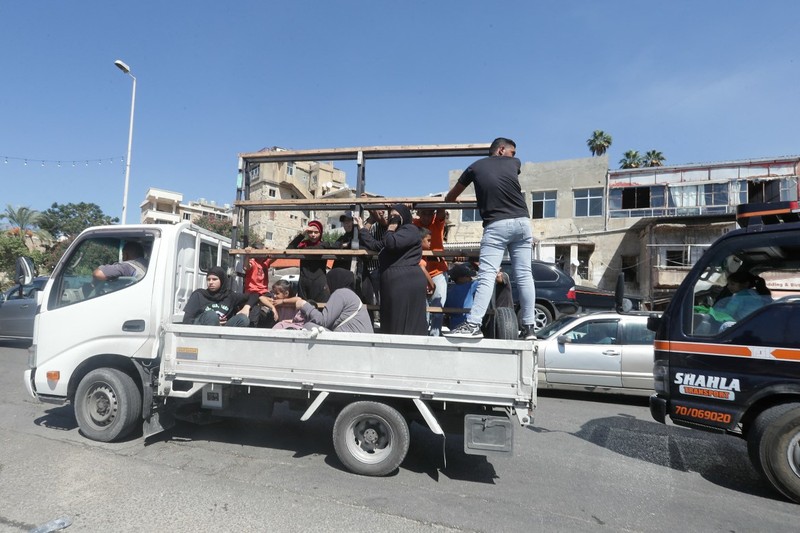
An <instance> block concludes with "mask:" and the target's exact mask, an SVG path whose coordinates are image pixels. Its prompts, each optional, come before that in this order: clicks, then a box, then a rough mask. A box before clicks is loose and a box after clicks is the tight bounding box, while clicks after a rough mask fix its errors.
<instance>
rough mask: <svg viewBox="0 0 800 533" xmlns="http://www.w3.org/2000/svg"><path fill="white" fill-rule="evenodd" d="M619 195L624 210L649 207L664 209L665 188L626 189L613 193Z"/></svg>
mask: <svg viewBox="0 0 800 533" xmlns="http://www.w3.org/2000/svg"><path fill="white" fill-rule="evenodd" d="M614 193H618V195H619V197H620V198H619V202H620V207H621V208H622V209H643V208H647V207H664V186H663V185H661V186H656V187H625V188H624V189H617V190H615V191H613V192H612V193H611V195H612V197H613V196H615V194H614Z"/></svg>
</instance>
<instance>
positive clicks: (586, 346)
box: [534, 312, 655, 395]
mask: <svg viewBox="0 0 800 533" xmlns="http://www.w3.org/2000/svg"><path fill="white" fill-rule="evenodd" d="M647 318H648V314H646V313H637V314H618V313H614V312H600V313H591V314H587V315H572V316H565V317H562V318H560V319H558V320H556V321H554V322H553V323H551V324H550V325H548V326H545V327H544V328H542V329H540V330H539V331H537V332H536V335H537V337H539V338H538V340H536V341H534V342H535V343H536V345H537V349H538V354H539V386H540V387H544V388H551V389H569V390H585V391H591V392H616V393H625V394H643V395H649V394H651V393H652V392H653V339H654V336H655V333H654V332H652V331H650V330H649V329H647Z"/></svg>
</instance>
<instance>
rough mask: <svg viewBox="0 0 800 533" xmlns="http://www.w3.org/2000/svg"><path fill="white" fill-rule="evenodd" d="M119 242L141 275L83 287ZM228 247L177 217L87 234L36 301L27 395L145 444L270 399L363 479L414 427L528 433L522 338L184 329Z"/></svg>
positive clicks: (256, 411) (92, 431)
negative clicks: (180, 422)
mask: <svg viewBox="0 0 800 533" xmlns="http://www.w3.org/2000/svg"><path fill="white" fill-rule="evenodd" d="M128 242H137V243H139V244H141V245H142V247H143V248H144V250H145V252H146V258H147V263H148V265H147V271H146V273H145V275H144V276H143V277H142V278H141V279H134V278H127V279H123V278H120V279H118V280H116V281H114V282H102V283H97V282H93V281H92V276H91V272H92V270H93V269H94V268H95V267H96V266H97V265H99V264H106V263H109V262H113V261H117V260H120V258H121V250H122V247H123V246H124V245H125V244H126V243H128ZM229 250H230V240H229V239H226V238H224V237H221V236H219V235H216V234H213V233H211V232H209V231H206V230H203V229H201V228H199V227H197V226H194V225H191V224H189V223H186V222H184V223H179V224H177V225H174V226H173V225H130V226H103V227H95V228H90V229H88V230H86V231H84V232H83V233H82V234H81V235H80V236H79V237H78V238H77V239H76V240H75V242H74V243H73V244H72V245H71V246H70V247H69V249H68V250H67V252H66V253H65V254H64V256H63V257H62V258H61V260H60V261H59V263H58V265H57V266H56V267H55V269H54V271H53V273H52V275H51V277H50V279H49V281H48V283H47V286H46V287H45V289H44V291H42V293H41V294H39V295H38V304H39V310H38V313H37V315H36V318H35V325H34V336H33V343H32V346H31V350H30V360H29V369H28V370H26V372H25V376H24V380H25V385H26V387H27V390H28V392H29V393H30V394H31V396H33V397H34V398H38V399H39V400H40V401H42V402H48V403H57V404H63V403H71V404H72V405H73V406H74V409H75V415H76V418H77V421H78V425H79V428H80V431H81V433H82V434H83V435H85V436H86V437H88V438H90V439H93V440H97V441H104V442H109V441H115V440H119V439H123V438H125V437H126V436H128V435H130V434H131V433H132V432H133V431H135V430H136V429H137V428H139V427H142V425H143V426H144V434H145V436H149V435H151V434H154V433H157V432H159V431H162V430H163V429H166V428H168V427H169V426H170V425H171V424H172V423H173V421H174V419H175V417H176V416H187V415H192V416H196V415H198V414H203V415H211V416H225V417H247V418H265V417H268V416H269V415H270V414H271V412H272V407H273V405H274V404H275V403H280V402H283V403H286V404H287V405H288V406H289V407H290V408H291V409H292V410H293V411H298V412H299V413H300V419H301V420H303V421H305V420H308V419H309V418H310V417H311V416H313V415H315V414H319V413H323V412H324V413H327V414H330V415H332V416H334V417H335V423H334V428H333V443H334V447H335V450H336V453H337V456H338V457H339V459H340V460H341V461H342V463H343V464H344V465H345V466H346V467H347V468H348V469H349V470H351V471H353V472H355V473H358V474H364V475H385V474H388V473H390V472H392V471H394V470H395V469H396V468H397V467H398V466H399V465H400V463H401V462H402V461H403V459H404V458H405V455H406V452H407V450H408V445H409V438H410V434H409V429H408V424H409V423H410V422H412V421H418V422H420V423H421V424H423V425H424V426H426V427H428V428H429V429H430V430H431V431H432V432H433V433H435V434H438V435H442V436H444V435H445V433H448V434H457V435H463V437H464V450H465V452H466V453H471V454H480V455H490V454H506V455H510V454H511V451H512V449H513V448H512V443H513V433H514V427H515V426H527V425H530V424H532V422H533V412H534V409H535V406H536V370H537V368H536V356H535V354H534V351H533V343H532V342H530V341H516V340H494V339H481V340H473V339H448V338H434V337H422V336H400V335H385V334H345V333H336V332H327V331H324V332H319V331H288V330H284V331H280V330H271V329H259V328H233V327H209V326H199V325H184V324H182V323H181V318H182V310H183V307H184V305H185V304H186V301H187V299H188V297H189V295H190V294H191V292H192V291H193V290H194V289H196V288H198V287H202V286H204V283H205V273H206V272H207V270H208V269H209V268H210V267H212V266H215V265H220V264H222V265H224V266H227V265H226V262H227V260H228V252H229ZM23 266H25V267H26V268H23V269H22V270H29V269H30V268H29V265H23ZM28 275H30V273H28Z"/></svg>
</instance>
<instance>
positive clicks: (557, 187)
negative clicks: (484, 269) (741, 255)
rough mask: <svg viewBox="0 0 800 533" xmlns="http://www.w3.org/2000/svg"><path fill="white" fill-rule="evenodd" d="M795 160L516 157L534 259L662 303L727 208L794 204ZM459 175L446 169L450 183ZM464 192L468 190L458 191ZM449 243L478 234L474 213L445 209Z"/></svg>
mask: <svg viewBox="0 0 800 533" xmlns="http://www.w3.org/2000/svg"><path fill="white" fill-rule="evenodd" d="M799 172H800V157H795V156H792V157H782V158H770V159H757V160H746V161H730V162H722V163H706V164H691V165H680V166H672V167H650V168H639V169H620V170H608V158H607V157H606V156H600V157H591V158H582V159H571V160H564V161H554V162H544V163H524V164H523V166H522V171H521V174H520V185H521V186H522V190H523V193H524V194H525V198H526V200H527V202H528V209H529V210H530V212H531V218H532V220H531V223H532V225H533V233H534V237H535V238H536V239H537V243H536V249H535V256H536V257H538V258H540V259H542V260H545V261H550V262H555V263H558V264H560V265H561V266H562V268H563V269H564V270H566V271H568V272H570V274H572V275H573V277H575V279H576V282H578V283H582V284H588V285H594V286H598V287H601V288H605V289H613V288H614V285H615V284H616V279H617V277H618V275H619V273H620V272H622V273H623V274H624V277H625V290H626V293H628V294H631V295H636V296H639V297H642V298H644V299H645V300H646V301H649V302H653V303H654V304H655V305H656V307H658V306H659V304H663V303H664V302H666V301H667V300H668V299H669V297H670V296H671V294H672V292H673V291H674V290H675V288H677V286H678V285H679V284H680V282H681V280H682V279H683V278H684V277H685V275H686V273H687V272H688V270H689V269H690V268H691V266H692V265H694V263H695V261H696V260H697V258H698V257H699V256H700V255H701V254H702V253H703V251H704V250H705V249H706V248H707V247H708V246H709V245H710V244H711V243H712V242H713V241H714V240H715V239H716V238H717V237H719V236H720V235H722V234H723V233H725V232H727V231H730V230H731V229H733V228H734V227H735V220H734V213H735V209H736V205H738V204H740V203H745V202H777V201H785V200H797V198H798V173H799ZM460 175H461V171H460V170H456V171H451V172H450V176H449V183H450V186H452V185H453V184H454V183H455V181H456V180H457V179H458V177H459V176H460ZM464 194H465V195H466V194H474V192H472V191H471V190H467V191H465V193H464ZM450 218H451V222H452V223H453V224H454V226H453V227H452V228H451V230H450V239H449V241H450V242H451V243H452V242H453V241H475V240H478V239H480V236H481V233H482V223H481V221H480V216H479V215H478V213H477V212H476V210H463V211H461V212H460V214H459V213H458V212H456V213H451V217H450Z"/></svg>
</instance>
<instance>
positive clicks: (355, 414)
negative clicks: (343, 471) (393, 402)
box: [333, 401, 411, 476]
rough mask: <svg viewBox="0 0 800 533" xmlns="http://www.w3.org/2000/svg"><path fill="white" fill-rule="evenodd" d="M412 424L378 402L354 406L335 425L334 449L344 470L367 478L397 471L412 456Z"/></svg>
mask: <svg viewBox="0 0 800 533" xmlns="http://www.w3.org/2000/svg"><path fill="white" fill-rule="evenodd" d="M410 439H411V437H410V435H409V431H408V423H406V420H405V418H403V416H402V415H401V414H400V413H398V412H397V410H396V409H394V408H392V407H389V406H388V405H386V404H382V403H378V402H367V401H364V402H354V403H351V404H350V405H348V406H347V407H345V408H344V409H342V411H341V412H340V413H339V416H337V417H336V422H335V423H334V424H333V447H334V449H335V450H336V455H337V456H338V457H339V460H340V461H341V462H342V463H343V464H344V466H345V467H346V468H347V469H348V470H350V471H351V472H354V473H356V474H360V475H363V476H385V475H387V474H390V473H391V472H394V471H395V470H397V467H399V466H400V463H402V462H403V459H405V458H406V454H407V453H408V444H409V441H410Z"/></svg>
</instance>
